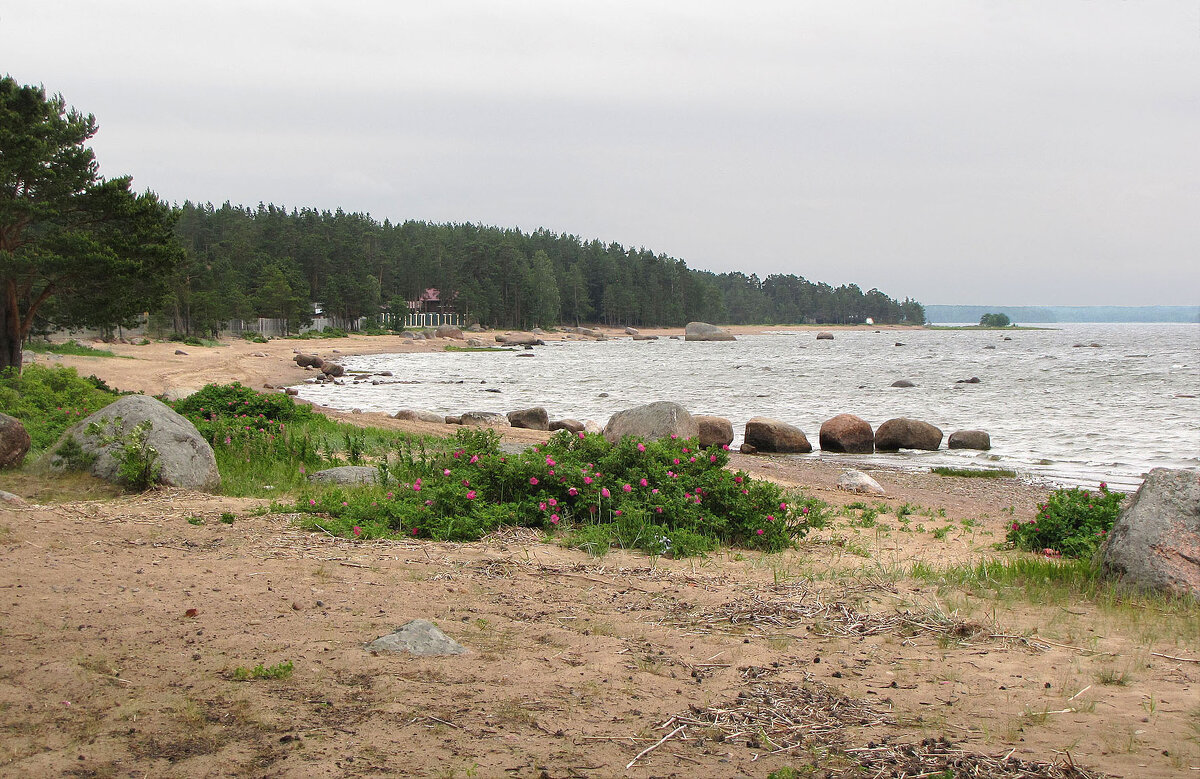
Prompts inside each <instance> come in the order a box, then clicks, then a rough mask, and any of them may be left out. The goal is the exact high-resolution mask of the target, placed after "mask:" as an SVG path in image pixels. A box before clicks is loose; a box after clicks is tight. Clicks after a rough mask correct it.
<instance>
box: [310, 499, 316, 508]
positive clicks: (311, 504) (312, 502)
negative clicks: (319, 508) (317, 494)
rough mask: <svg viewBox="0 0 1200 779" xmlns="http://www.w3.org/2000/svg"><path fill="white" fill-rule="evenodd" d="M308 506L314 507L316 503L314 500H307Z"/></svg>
mask: <svg viewBox="0 0 1200 779" xmlns="http://www.w3.org/2000/svg"><path fill="white" fill-rule="evenodd" d="M308 505H310V506H315V505H317V502H316V501H315V500H313V499H312V498H309V499H308Z"/></svg>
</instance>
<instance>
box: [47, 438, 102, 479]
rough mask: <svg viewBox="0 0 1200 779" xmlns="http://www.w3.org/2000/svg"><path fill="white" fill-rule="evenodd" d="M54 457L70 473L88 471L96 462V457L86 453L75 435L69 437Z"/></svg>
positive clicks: (56, 450) (55, 452)
mask: <svg viewBox="0 0 1200 779" xmlns="http://www.w3.org/2000/svg"><path fill="white" fill-rule="evenodd" d="M54 456H55V457H57V458H58V461H59V462H61V463H62V464H63V467H65V468H66V469H67V470H68V471H86V470H87V469H88V468H91V467H92V464H93V463H95V462H96V455H94V454H92V453H91V452H88V451H85V450H84V448H83V447H82V446H80V445H79V441H77V440H75V436H73V435H72V436H67V438H66V439H65V440H64V441H63V442H62V443H61V444H60V445H59V447H58V448H57V449H55V450H54Z"/></svg>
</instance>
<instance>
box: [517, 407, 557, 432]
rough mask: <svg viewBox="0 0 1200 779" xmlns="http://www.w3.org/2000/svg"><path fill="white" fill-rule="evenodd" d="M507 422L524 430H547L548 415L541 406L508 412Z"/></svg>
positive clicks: (548, 424)
mask: <svg viewBox="0 0 1200 779" xmlns="http://www.w3.org/2000/svg"><path fill="white" fill-rule="evenodd" d="M508 423H509V424H510V425H512V426H513V427H521V428H525V429H526V430H549V429H550V415H549V414H547V413H546V409H544V408H542V407H541V406H537V407H535V408H526V409H521V410H519V411H510V412H508Z"/></svg>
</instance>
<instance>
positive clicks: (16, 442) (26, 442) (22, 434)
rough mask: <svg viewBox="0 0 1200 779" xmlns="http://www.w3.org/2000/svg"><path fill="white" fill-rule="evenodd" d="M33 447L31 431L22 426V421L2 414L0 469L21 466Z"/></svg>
mask: <svg viewBox="0 0 1200 779" xmlns="http://www.w3.org/2000/svg"><path fill="white" fill-rule="evenodd" d="M32 445H33V442H32V441H31V440H30V438H29V431H27V430H26V429H25V425H23V424H21V420H19V419H17V418H16V417H10V416H9V415H8V414H0V468H13V467H15V466H18V465H20V464H21V461H22V460H24V459H25V455H26V454H28V453H29V447H30V446H32Z"/></svg>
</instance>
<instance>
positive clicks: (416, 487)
mask: <svg viewBox="0 0 1200 779" xmlns="http://www.w3.org/2000/svg"><path fill="white" fill-rule="evenodd" d="M420 491H421V482H417V483H415V484H413V492H420Z"/></svg>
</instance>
